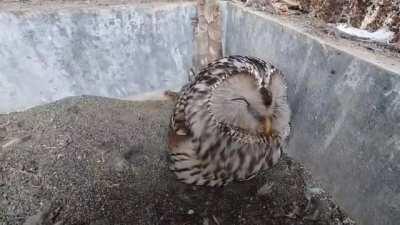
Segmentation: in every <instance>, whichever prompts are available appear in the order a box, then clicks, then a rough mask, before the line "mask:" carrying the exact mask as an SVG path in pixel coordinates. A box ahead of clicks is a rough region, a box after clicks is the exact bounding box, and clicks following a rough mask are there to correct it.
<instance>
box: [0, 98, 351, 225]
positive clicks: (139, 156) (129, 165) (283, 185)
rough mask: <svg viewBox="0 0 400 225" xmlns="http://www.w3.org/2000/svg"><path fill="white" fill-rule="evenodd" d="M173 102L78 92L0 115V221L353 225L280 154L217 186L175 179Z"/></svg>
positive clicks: (300, 168)
mask: <svg viewBox="0 0 400 225" xmlns="http://www.w3.org/2000/svg"><path fill="white" fill-rule="evenodd" d="M172 106H173V104H172V102H170V101H147V102H132V101H122V100H115V99H108V98H100V97H90V96H82V97H73V98H67V99H64V100H60V101H57V102H55V103H52V104H48V105H44V106H39V107H35V108H33V109H30V110H27V111H25V112H20V113H11V114H7V115H0V224H2V225H6V224H7V225H8V224H13V225H14V224H29V225H33V224H58V225H61V224H91V225H95V224H96V225H100V224H141V225H142V224H143V225H144V224H163V225H165V224H173V225H183V224H187V225H188V224H201V225H212V224H215V225H222V224H229V225H231V224H254V225H256V224H258V225H259V224H270V225H274V224H280V225H282V224H287V225H289V224H290V225H291V224H297V225H301V224H329V225H331V224H332V225H333V224H335V225H339V224H354V222H353V221H352V220H351V219H350V218H349V217H348V216H347V215H346V214H345V213H344V212H343V211H342V210H341V209H340V208H339V207H338V206H337V205H335V204H334V202H333V201H332V200H331V199H330V197H329V195H328V194H327V193H325V192H324V190H323V189H321V188H320V187H319V186H318V185H316V184H315V182H313V181H312V179H311V176H310V175H309V173H308V172H307V171H306V170H305V169H304V168H303V166H302V165H301V164H300V163H298V162H296V161H294V160H292V159H291V158H289V157H287V156H283V158H282V160H281V161H280V163H278V164H277V165H276V166H275V167H274V168H273V169H271V170H269V171H264V172H262V173H261V174H260V175H259V176H257V177H256V178H254V179H252V180H250V181H247V182H241V183H233V184H231V185H228V186H226V187H224V188H205V187H195V186H189V185H185V184H182V183H179V182H177V181H176V180H175V177H174V175H173V174H172V173H171V172H170V171H169V170H168V169H167V167H168V165H167V154H166V132H167V127H168V121H169V116H170V112H171V110H172Z"/></svg>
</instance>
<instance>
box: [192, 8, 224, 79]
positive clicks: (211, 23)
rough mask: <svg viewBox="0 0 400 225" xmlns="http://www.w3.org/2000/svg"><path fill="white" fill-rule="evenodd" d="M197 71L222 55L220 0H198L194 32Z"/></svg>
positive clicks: (194, 61)
mask: <svg viewBox="0 0 400 225" xmlns="http://www.w3.org/2000/svg"><path fill="white" fill-rule="evenodd" d="M194 37H195V49H194V60H193V64H194V67H195V71H196V72H197V71H198V70H199V68H201V67H202V66H205V65H207V64H208V63H210V62H211V61H213V60H215V59H218V58H220V57H222V42H221V18H220V11H219V3H218V0H197V26H196V29H195V33H194Z"/></svg>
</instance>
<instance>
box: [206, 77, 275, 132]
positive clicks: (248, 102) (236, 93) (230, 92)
mask: <svg viewBox="0 0 400 225" xmlns="http://www.w3.org/2000/svg"><path fill="white" fill-rule="evenodd" d="M273 77H274V75H273V74H268V76H265V78H266V79H263V80H261V81H260V80H257V79H256V78H254V77H252V76H248V75H247V74H237V75H235V76H232V77H230V78H228V79H227V80H226V81H225V82H224V83H223V84H221V85H219V86H218V87H217V88H216V89H215V90H214V92H213V95H212V97H211V102H212V107H211V109H212V111H213V112H214V114H215V116H216V117H217V119H218V120H220V121H223V122H225V123H227V124H230V125H232V126H235V127H239V128H242V129H244V130H246V131H248V132H249V133H254V134H256V133H260V132H261V133H265V134H267V135H268V133H269V132H270V130H271V121H272V117H273V111H274V110H273V104H274V102H275V93H274V92H276V90H277V87H275V86H276V85H279V84H277V83H276V82H274V78H273Z"/></svg>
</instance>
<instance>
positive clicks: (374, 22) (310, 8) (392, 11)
mask: <svg viewBox="0 0 400 225" xmlns="http://www.w3.org/2000/svg"><path fill="white" fill-rule="evenodd" d="M299 2H300V5H301V8H302V9H303V10H305V11H307V12H309V13H311V14H312V15H314V16H315V17H317V18H319V19H321V20H323V21H325V22H328V23H337V22H342V23H343V22H348V23H350V24H351V25H353V26H354V27H358V28H362V29H367V30H370V31H376V30H377V29H379V28H381V27H383V26H387V27H388V28H389V29H390V30H391V31H393V32H395V38H394V39H393V40H392V42H394V43H396V42H398V44H399V46H400V0H299Z"/></svg>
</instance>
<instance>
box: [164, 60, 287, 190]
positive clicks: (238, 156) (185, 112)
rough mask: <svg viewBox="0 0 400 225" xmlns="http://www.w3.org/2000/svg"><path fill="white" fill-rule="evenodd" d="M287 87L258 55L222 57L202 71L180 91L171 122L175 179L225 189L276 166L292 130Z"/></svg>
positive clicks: (276, 70)
mask: <svg viewBox="0 0 400 225" xmlns="http://www.w3.org/2000/svg"><path fill="white" fill-rule="evenodd" d="M286 89H287V87H286V83H285V79H284V76H283V74H282V73H281V72H280V71H279V70H278V69H277V68H275V67H274V66H273V65H272V64H270V63H267V62H265V61H263V60H262V59H259V58H256V57H247V56H239V55H235V56H229V57H224V58H221V59H218V60H216V61H214V62H212V63H210V64H208V65H207V66H205V67H204V68H202V69H201V71H200V72H199V73H198V74H197V75H196V76H195V77H194V78H193V79H192V81H190V82H189V83H188V84H186V85H185V86H184V87H183V88H182V90H181V92H180V93H179V95H178V97H177V103H176V105H175V108H174V111H173V113H172V117H171V120H170V127H169V134H168V148H169V149H168V152H169V158H170V169H171V170H172V171H173V172H174V173H175V175H176V177H177V179H178V180H179V181H182V182H184V183H187V184H194V185H205V186H223V185H226V184H228V183H230V182H232V181H243V180H248V179H251V178H253V177H254V176H255V175H256V174H257V173H258V172H259V171H260V170H264V169H268V168H271V167H272V166H273V165H274V164H276V163H277V162H278V160H279V158H280V156H281V152H282V146H283V143H284V141H285V140H286V139H287V137H288V135H289V132H290V126H289V121H290V108H289V105H288V102H287V94H286V93H287V91H286Z"/></svg>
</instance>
